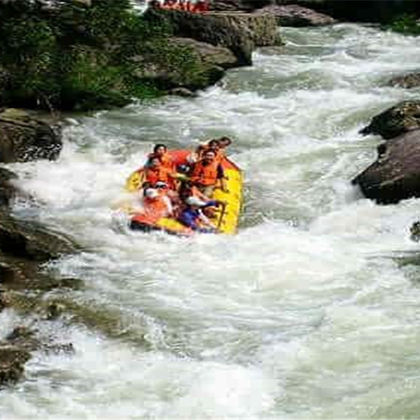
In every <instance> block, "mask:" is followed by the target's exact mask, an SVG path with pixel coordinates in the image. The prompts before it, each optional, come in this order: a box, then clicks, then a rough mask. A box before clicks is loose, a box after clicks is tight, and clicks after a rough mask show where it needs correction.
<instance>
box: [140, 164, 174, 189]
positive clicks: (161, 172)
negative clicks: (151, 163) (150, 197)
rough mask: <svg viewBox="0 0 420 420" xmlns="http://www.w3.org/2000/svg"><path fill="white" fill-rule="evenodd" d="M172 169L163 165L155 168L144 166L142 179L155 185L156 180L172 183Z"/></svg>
mask: <svg viewBox="0 0 420 420" xmlns="http://www.w3.org/2000/svg"><path fill="white" fill-rule="evenodd" d="M171 173H172V171H171V170H169V169H168V168H166V167H165V166H163V165H159V166H158V167H157V168H149V167H146V168H145V170H144V180H145V181H146V182H150V183H151V184H152V185H155V184H156V182H159V181H160V182H166V183H167V184H168V185H169V184H171V183H172V178H171Z"/></svg>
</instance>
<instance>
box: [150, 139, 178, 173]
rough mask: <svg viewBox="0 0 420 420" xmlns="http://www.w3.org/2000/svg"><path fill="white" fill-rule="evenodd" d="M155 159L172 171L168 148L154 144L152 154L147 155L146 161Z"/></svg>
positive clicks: (172, 166)
mask: <svg viewBox="0 0 420 420" xmlns="http://www.w3.org/2000/svg"><path fill="white" fill-rule="evenodd" d="M154 157H157V158H158V159H159V160H160V163H161V164H162V165H163V166H164V167H166V168H168V169H170V170H173V169H174V162H173V160H172V157H171V155H170V154H169V153H168V148H167V147H166V145H165V144H156V145H155V146H154V147H153V152H152V153H149V155H148V159H149V160H150V159H151V158H154Z"/></svg>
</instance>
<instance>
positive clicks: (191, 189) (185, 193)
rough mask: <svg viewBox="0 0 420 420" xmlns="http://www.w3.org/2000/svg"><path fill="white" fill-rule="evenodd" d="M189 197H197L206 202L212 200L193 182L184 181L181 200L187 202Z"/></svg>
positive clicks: (180, 193)
mask: <svg viewBox="0 0 420 420" xmlns="http://www.w3.org/2000/svg"><path fill="white" fill-rule="evenodd" d="M188 197H197V198H198V199H199V200H201V201H204V202H207V201H209V200H210V198H208V197H207V196H205V195H204V194H203V193H202V192H201V191H200V190H199V189H198V188H197V187H196V186H195V185H194V184H193V183H192V182H191V181H184V182H182V183H181V186H180V188H179V198H180V199H181V200H182V201H183V202H186V201H187V199H188Z"/></svg>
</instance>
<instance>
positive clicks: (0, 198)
mask: <svg viewBox="0 0 420 420" xmlns="http://www.w3.org/2000/svg"><path fill="white" fill-rule="evenodd" d="M16 178H17V175H16V174H15V173H13V172H11V171H9V170H8V169H5V168H1V167H0V207H6V206H8V205H9V203H10V201H11V200H12V199H13V198H14V197H16V195H17V193H18V191H19V190H18V189H17V188H16V187H15V186H14V185H13V183H12V182H13V180H14V179H16Z"/></svg>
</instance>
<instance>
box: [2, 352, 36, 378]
mask: <svg viewBox="0 0 420 420" xmlns="http://www.w3.org/2000/svg"><path fill="white" fill-rule="evenodd" d="M30 357H31V356H30V354H29V352H28V351H27V350H24V349H20V348H18V347H15V346H12V345H3V346H0V385H4V384H6V383H8V382H16V381H17V380H18V379H19V378H20V377H21V376H22V373H23V366H24V364H25V363H26V362H27V361H28V360H29V359H30Z"/></svg>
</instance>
